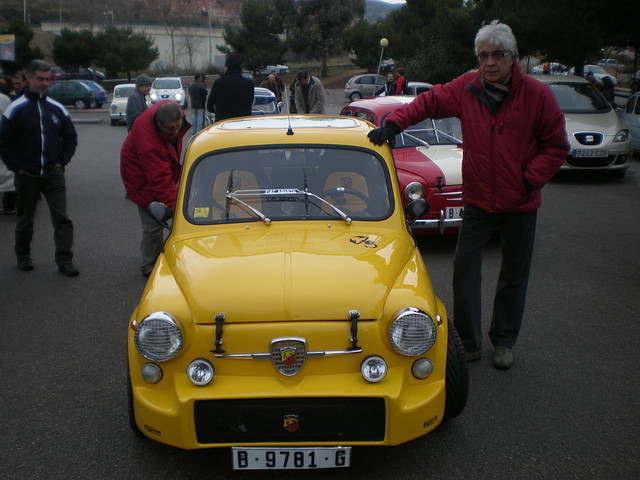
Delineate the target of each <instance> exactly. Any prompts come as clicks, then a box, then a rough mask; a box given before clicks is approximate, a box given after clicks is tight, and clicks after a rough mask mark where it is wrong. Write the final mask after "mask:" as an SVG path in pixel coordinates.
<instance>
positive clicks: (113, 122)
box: [111, 118, 118, 127]
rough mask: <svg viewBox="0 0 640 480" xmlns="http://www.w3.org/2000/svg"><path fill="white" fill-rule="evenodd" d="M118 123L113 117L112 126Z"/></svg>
mask: <svg viewBox="0 0 640 480" xmlns="http://www.w3.org/2000/svg"><path fill="white" fill-rule="evenodd" d="M116 123H118V121H117V120H115V119H113V118H112V119H111V126H112V127H115V126H116Z"/></svg>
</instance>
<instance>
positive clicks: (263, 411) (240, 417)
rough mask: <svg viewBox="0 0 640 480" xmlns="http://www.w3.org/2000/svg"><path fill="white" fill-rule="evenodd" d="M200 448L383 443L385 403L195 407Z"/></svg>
mask: <svg viewBox="0 0 640 480" xmlns="http://www.w3.org/2000/svg"><path fill="white" fill-rule="evenodd" d="M194 420H195V426H196V435H197V438H198V442H199V443H244V442H259V443H275V442H357V441H381V440H383V439H384V433H385V431H384V430H385V408H384V400H383V399H382V398H271V399H251V400H202V401H198V402H195V405H194Z"/></svg>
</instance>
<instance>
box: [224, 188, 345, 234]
mask: <svg viewBox="0 0 640 480" xmlns="http://www.w3.org/2000/svg"><path fill="white" fill-rule="evenodd" d="M336 190H337V191H338V192H340V191H344V188H343V187H338V188H336ZM292 195H294V196H303V197H304V201H305V203H307V202H308V197H312V198H315V199H317V200H319V201H320V202H321V203H323V204H324V205H327V206H328V207H330V208H331V209H332V210H333V211H334V212H336V213H337V214H338V215H340V218H342V220H344V221H345V223H346V224H347V225H351V218H350V217H349V216H348V215H347V214H346V213H344V212H343V211H342V210H340V209H339V208H338V207H336V206H335V205H334V204H332V203H330V202H327V201H326V200H325V199H324V198H322V197H320V196H318V195H316V194H315V193H312V192H309V191H308V190H306V191H302V190H300V189H299V188H269V189H255V190H236V191H235V192H230V191H229V190H227V203H228V202H229V200H233V201H234V202H238V203H239V204H240V205H242V206H244V207H246V208H247V209H249V210H250V211H251V212H252V213H253V214H255V215H256V216H258V217H260V218H261V219H262V220H263V221H264V222H265V223H266V224H267V225H269V224H270V223H271V219H270V218H268V217H266V216H265V215H264V214H263V213H262V212H260V211H259V210H257V209H255V208H253V207H252V206H251V205H249V204H247V203H245V202H243V201H242V200H241V199H240V197H245V198H247V197H250V198H256V197H270V196H275V197H282V196H292Z"/></svg>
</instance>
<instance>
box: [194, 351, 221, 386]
mask: <svg viewBox="0 0 640 480" xmlns="http://www.w3.org/2000/svg"><path fill="white" fill-rule="evenodd" d="M214 374H215V369H214V368H213V365H211V363H210V362H209V361H208V360H206V359H204V358H196V359H195V360H194V361H193V362H191V363H190V364H189V366H188V367H187V377H188V378H189V380H190V381H191V383H193V384H194V385H197V386H199V387H202V386H204V385H208V384H209V383H211V380H213V376H214Z"/></svg>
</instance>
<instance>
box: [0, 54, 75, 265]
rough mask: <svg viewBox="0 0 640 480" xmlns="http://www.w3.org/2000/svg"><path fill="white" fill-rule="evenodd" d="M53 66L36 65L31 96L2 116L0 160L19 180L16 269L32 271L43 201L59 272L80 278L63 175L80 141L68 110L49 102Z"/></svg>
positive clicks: (30, 75) (36, 62)
mask: <svg viewBox="0 0 640 480" xmlns="http://www.w3.org/2000/svg"><path fill="white" fill-rule="evenodd" d="M50 78H51V66H50V65H49V64H48V63H47V62H45V61H44V60H32V61H31V62H30V63H29V67H28V70H27V91H26V93H25V94H24V95H22V96H20V97H18V98H17V99H16V100H14V101H13V102H12V103H11V104H10V105H9V106H8V107H7V109H6V110H5V111H4V113H3V114H2V123H0V158H2V161H3V162H4V163H5V165H6V166H7V168H8V169H9V170H11V171H12V172H13V173H14V175H15V180H14V183H15V189H16V217H17V218H16V234H15V253H16V257H17V260H18V268H19V269H20V270H23V271H30V270H33V262H32V260H31V240H32V238H33V222H34V218H35V213H36V206H37V204H38V201H39V200H40V196H41V195H43V196H44V198H45V200H46V202H47V205H48V206H49V212H50V216H51V223H52V224H53V238H54V243H55V261H56V264H57V265H58V272H60V273H62V274H64V275H66V276H68V277H75V276H77V275H78V273H79V272H78V269H77V268H76V267H75V265H74V264H73V263H72V259H73V252H72V246H73V223H72V222H71V220H70V219H69V216H68V215H67V193H66V183H65V176H64V170H65V167H66V166H67V165H68V163H69V162H70V161H71V157H73V154H74V153H75V151H76V146H77V144H78V136H77V134H76V129H75V127H74V126H73V122H72V121H71V118H70V117H69V113H68V112H67V110H66V109H65V108H64V107H63V106H62V105H61V104H60V103H58V102H57V101H55V100H53V99H51V98H49V97H48V96H47V91H48V89H49V81H50Z"/></svg>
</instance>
